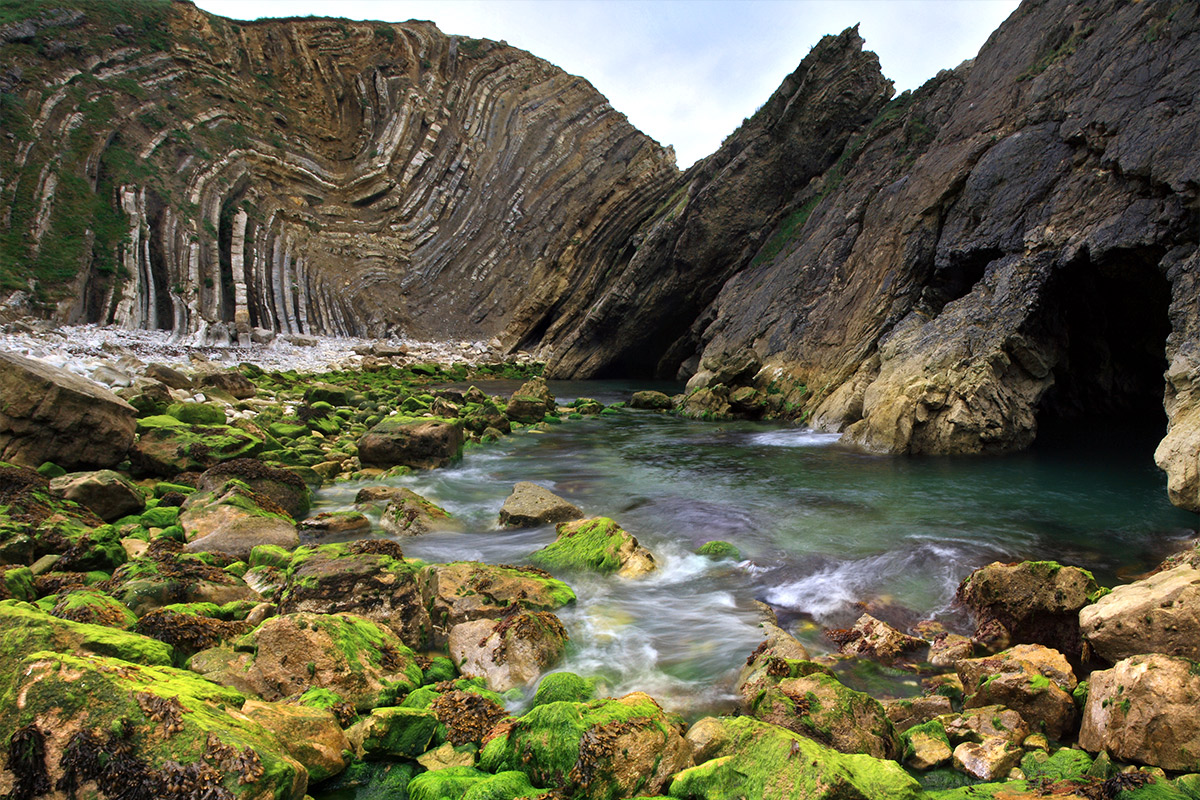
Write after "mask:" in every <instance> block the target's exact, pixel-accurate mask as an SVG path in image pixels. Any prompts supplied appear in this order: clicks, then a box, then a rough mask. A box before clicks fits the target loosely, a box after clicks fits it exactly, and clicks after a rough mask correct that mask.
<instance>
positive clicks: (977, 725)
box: [938, 706, 1029, 746]
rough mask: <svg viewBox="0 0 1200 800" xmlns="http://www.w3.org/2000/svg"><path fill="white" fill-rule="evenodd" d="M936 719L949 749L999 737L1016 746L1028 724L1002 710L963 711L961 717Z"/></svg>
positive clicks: (1023, 719) (1026, 734)
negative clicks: (942, 728) (947, 740)
mask: <svg viewBox="0 0 1200 800" xmlns="http://www.w3.org/2000/svg"><path fill="white" fill-rule="evenodd" d="M938 719H939V721H940V722H941V723H942V725H943V726H945V728H946V735H947V736H948V737H950V744H953V745H959V744H962V743H963V742H976V743H978V742H982V741H984V740H985V739H989V738H991V737H1000V738H1001V739H1004V740H1006V741H1008V742H1010V743H1011V744H1013V745H1017V746H1019V745H1020V744H1021V743H1022V742H1024V741H1025V737H1026V736H1028V735H1029V723H1027V722H1026V721H1025V718H1024V717H1022V716H1021V715H1020V714H1018V713H1017V712H1016V711H1013V710H1012V709H1011V708H1005V707H1004V706H980V707H977V708H964V709H963V710H962V713H961V714H949V715H946V716H942V717H938Z"/></svg>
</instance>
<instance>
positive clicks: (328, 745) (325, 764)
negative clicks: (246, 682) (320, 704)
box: [242, 700, 350, 783]
mask: <svg viewBox="0 0 1200 800" xmlns="http://www.w3.org/2000/svg"><path fill="white" fill-rule="evenodd" d="M242 713H243V714H245V715H246V716H247V717H249V718H250V719H252V720H254V721H255V722H257V723H259V724H260V725H262V726H263V727H264V728H266V729H267V730H269V731H271V732H272V733H274V734H275V736H276V737H277V738H278V739H279V743H280V744H281V745H282V746H283V750H284V752H286V753H287V754H288V755H289V756H291V757H292V758H294V759H295V760H296V761H299V762H300V763H301V764H302V765H303V766H304V769H305V770H306V771H307V772H308V779H309V780H310V781H312V782H314V783H316V782H318V781H323V780H327V779H329V778H331V777H333V776H334V775H337V774H339V773H340V772H341V771H342V770H344V769H345V768H346V767H347V766H349V763H350V759H348V758H347V755H348V753H349V751H350V741H349V740H348V739H347V738H346V734H345V733H343V732H342V728H341V726H340V725H338V721H337V717H335V716H334V715H333V714H332V713H331V712H329V711H325V710H323V709H319V708H309V707H307V706H301V705H294V704H291V703H264V702H260V701H258V700H247V701H246V702H245V703H244V704H243V705H242Z"/></svg>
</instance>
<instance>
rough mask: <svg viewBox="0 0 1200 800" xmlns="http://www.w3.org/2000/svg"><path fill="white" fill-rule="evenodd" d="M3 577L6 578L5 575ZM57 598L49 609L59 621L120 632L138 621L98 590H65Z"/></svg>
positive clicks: (119, 603) (114, 600)
mask: <svg viewBox="0 0 1200 800" xmlns="http://www.w3.org/2000/svg"><path fill="white" fill-rule="evenodd" d="M5 577H6V578H7V577H8V576H7V575H5ZM57 598H58V599H57V600H56V601H55V602H54V606H53V607H52V608H51V609H50V614H51V616H55V617H58V618H59V619H66V620H71V621H72V622H84V623H87V624H90V625H105V626H107V627H110V628H120V629H121V630H129V629H130V628H132V627H133V626H134V625H136V624H137V621H138V619H137V617H136V616H135V615H134V613H133V612H132V611H130V610H129V608H128V607H127V606H126V605H125V604H124V603H122V602H121V601H119V600H116V599H114V598H112V597H110V596H108V595H107V594H104V593H103V592H101V591H100V590H98V589H92V588H83V589H75V590H65V591H61V592H59V593H58V595H57ZM31 599H32V598H31Z"/></svg>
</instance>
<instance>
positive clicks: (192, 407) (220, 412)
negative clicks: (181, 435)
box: [167, 403, 225, 425]
mask: <svg viewBox="0 0 1200 800" xmlns="http://www.w3.org/2000/svg"><path fill="white" fill-rule="evenodd" d="M167 416H168V417H174V418H175V419H177V420H179V421H180V422H183V423H185V424H187V425H224V424H225V409H224V408H222V407H221V406H219V405H217V404H216V403H172V404H171V405H170V406H168V407H167Z"/></svg>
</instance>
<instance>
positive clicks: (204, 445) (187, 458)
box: [129, 417, 263, 478]
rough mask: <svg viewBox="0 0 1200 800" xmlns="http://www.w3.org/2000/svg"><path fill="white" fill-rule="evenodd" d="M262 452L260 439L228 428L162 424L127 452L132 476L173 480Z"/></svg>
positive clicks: (143, 434)
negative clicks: (176, 477) (185, 473)
mask: <svg viewBox="0 0 1200 800" xmlns="http://www.w3.org/2000/svg"><path fill="white" fill-rule="evenodd" d="M160 419H161V418H160ZM168 419H171V418H170V417H168ZM141 422H142V423H145V422H146V419H143V420H141ZM262 449H263V440H262V439H259V438H258V437H255V436H252V435H251V434H249V433H246V432H245V431H242V430H240V429H238V428H234V427H230V426H228V425H186V424H183V423H178V424H174V425H168V424H164V425H161V426H160V427H152V428H148V429H146V430H145V431H144V432H143V433H141V435H140V436H139V437H138V440H137V442H136V443H135V444H134V446H133V447H132V448H131V449H130V451H129V461H130V463H131V464H132V469H133V471H134V474H135V475H151V476H157V477H160V478H173V477H175V476H176V475H178V474H179V473H181V472H204V471H205V470H207V469H209V468H211V467H215V466H216V465H217V464H220V463H221V462H223V461H232V460H234V459H238V458H247V457H250V456H256V455H258V454H259V453H261V452H262Z"/></svg>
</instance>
